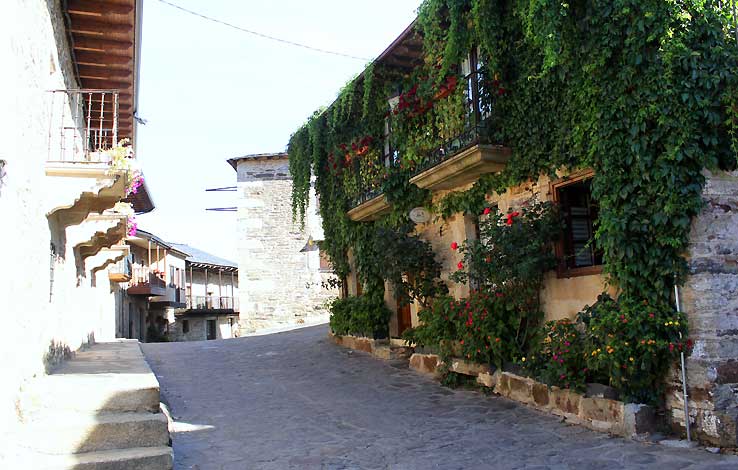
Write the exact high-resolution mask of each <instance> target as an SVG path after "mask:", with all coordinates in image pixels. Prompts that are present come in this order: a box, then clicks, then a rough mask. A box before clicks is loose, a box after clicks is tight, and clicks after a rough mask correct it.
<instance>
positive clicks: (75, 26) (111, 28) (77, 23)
mask: <svg viewBox="0 0 738 470" xmlns="http://www.w3.org/2000/svg"><path fill="white" fill-rule="evenodd" d="M69 30H70V31H71V32H73V33H77V34H82V35H85V36H96V37H103V36H107V35H108V34H110V33H118V34H128V33H130V32H132V31H133V25H132V24H130V23H123V24H121V23H112V22H107V21H95V20H89V19H82V18H77V19H74V20H73V21H71V24H70V25H69Z"/></svg>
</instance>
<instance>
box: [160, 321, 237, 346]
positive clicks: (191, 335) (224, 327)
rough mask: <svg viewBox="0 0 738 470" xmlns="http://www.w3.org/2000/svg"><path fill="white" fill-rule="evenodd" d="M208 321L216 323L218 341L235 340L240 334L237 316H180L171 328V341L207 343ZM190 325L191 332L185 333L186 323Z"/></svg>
mask: <svg viewBox="0 0 738 470" xmlns="http://www.w3.org/2000/svg"><path fill="white" fill-rule="evenodd" d="M207 320H215V322H216V330H215V332H216V339H230V338H235V337H236V336H237V333H238V317H237V316H236V315H217V316H216V315H212V316H184V317H181V316H178V317H176V321H175V323H174V324H173V325H172V326H170V330H169V339H171V340H172V341H205V340H206V339H207V328H206V324H207ZM185 321H187V322H188V324H189V331H188V332H187V333H185V332H184V322H185Z"/></svg>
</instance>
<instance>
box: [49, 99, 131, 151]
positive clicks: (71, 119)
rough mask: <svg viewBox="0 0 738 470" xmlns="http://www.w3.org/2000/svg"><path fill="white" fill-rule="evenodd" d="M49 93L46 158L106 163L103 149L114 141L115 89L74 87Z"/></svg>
mask: <svg viewBox="0 0 738 470" xmlns="http://www.w3.org/2000/svg"><path fill="white" fill-rule="evenodd" d="M51 94H52V100H51V112H50V115H49V121H50V122H49V144H48V147H49V156H48V160H49V161H52V162H82V163H84V162H93V163H109V162H110V156H109V154H108V153H107V152H106V150H109V149H111V148H113V147H115V146H116V145H117V144H118V119H119V115H118V109H119V100H118V98H119V92H118V91H117V90H98V89H74V90H53V91H52V92H51Z"/></svg>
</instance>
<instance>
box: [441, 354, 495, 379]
mask: <svg viewBox="0 0 738 470" xmlns="http://www.w3.org/2000/svg"><path fill="white" fill-rule="evenodd" d="M450 369H451V371H453V372H456V373H457V374H463V375H471V376H472V377H476V376H478V375H479V374H482V373H485V374H488V373H489V366H486V365H484V364H477V363H476V362H470V361H465V360H463V359H457V358H453V359H451V367H450Z"/></svg>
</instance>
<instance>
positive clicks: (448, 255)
mask: <svg viewBox="0 0 738 470" xmlns="http://www.w3.org/2000/svg"><path fill="white" fill-rule="evenodd" d="M566 174H567V172H565V171H561V172H559V177H564V176H565V175H566ZM550 184H551V179H550V178H549V177H548V176H542V177H540V178H539V179H538V180H536V181H530V182H528V183H525V184H521V185H518V186H515V187H512V188H510V189H508V190H507V191H506V192H505V193H504V194H502V195H497V194H494V195H491V196H489V197H488V202H489V204H490V205H497V206H498V208H499V210H500V213H502V214H504V213H506V212H507V211H508V209H510V210H515V209H517V208H519V207H521V205H522V204H523V203H525V202H526V201H528V200H529V199H531V198H532V197H536V198H537V199H538V200H540V201H551V200H553V194H552V192H551V186H550ZM469 187H470V185H469V186H466V187H462V188H458V189H457V190H458V191H463V190H466V189H468V188H469ZM447 193H448V191H438V192H436V193H434V194H433V198H434V202H435V201H438V200H440V199H441V198H443V197H444V196H445V195H446V194H447ZM416 233H417V234H418V235H420V237H421V238H423V239H424V240H426V241H428V242H430V243H431V246H432V247H433V251H434V252H435V254H436V259H437V260H438V261H439V262H440V263H441V265H442V273H441V278H442V279H443V280H444V281H445V282H446V283H447V285H448V286H449V290H450V293H451V295H453V296H455V297H457V298H460V297H465V296H467V295H469V288H468V286H466V285H463V284H456V283H454V282H452V281H450V280H449V276H450V275H451V274H452V273H453V272H455V271H456V270H457V269H458V268H457V266H456V265H457V264H458V262H459V261H462V257H461V255H460V254H459V252H458V251H453V250H451V248H450V246H451V243H452V242H454V241H455V242H457V243H461V242H462V241H464V240H466V239H471V238H474V237H475V236H476V235H475V230H474V227H473V225H472V221H471V218H470V217H468V216H464V215H462V214H455V215H453V216H452V217H450V218H449V219H447V220H445V221H434V222H431V223H427V224H419V225H417V226H416ZM605 290H607V287H606V285H605V278H604V276H603V275H601V274H590V275H585V276H577V277H569V278H566V277H559V276H557V274H556V272H553V271H552V272H549V273H547V274H546V276H545V280H544V283H543V290H542V291H541V302H542V308H543V311H544V313H545V321H548V320H558V319H561V318H574V317H575V316H576V314H577V313H578V312H580V311H581V310H582V308H583V307H584V306H585V305H588V304H589V305H591V304H593V303H594V302H595V301H596V300H597V296H598V295H599V294H601V293H602V292H603V291H605ZM610 292H611V293H613V291H612V290H610ZM417 311H418V305H413V306H412V318H413V325H417V321H418V320H417ZM393 321H394V322H396V318H393Z"/></svg>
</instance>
